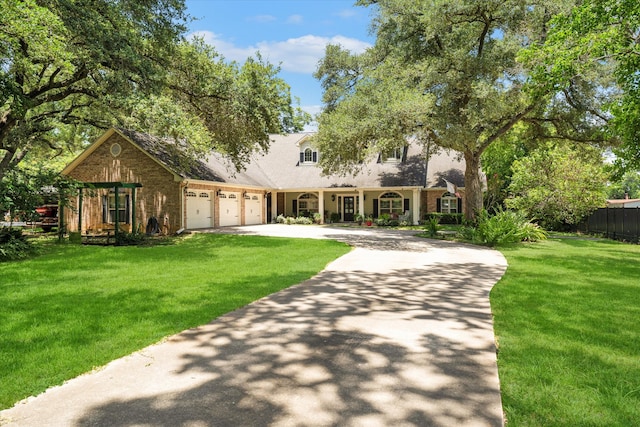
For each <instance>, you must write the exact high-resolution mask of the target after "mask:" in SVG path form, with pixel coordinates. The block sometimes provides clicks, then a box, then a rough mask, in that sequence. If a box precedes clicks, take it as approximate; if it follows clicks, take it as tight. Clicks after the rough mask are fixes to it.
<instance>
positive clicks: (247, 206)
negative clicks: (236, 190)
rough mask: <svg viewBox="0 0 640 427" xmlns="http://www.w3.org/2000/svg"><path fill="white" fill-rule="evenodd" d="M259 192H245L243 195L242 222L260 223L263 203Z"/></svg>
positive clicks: (247, 223)
mask: <svg viewBox="0 0 640 427" xmlns="http://www.w3.org/2000/svg"><path fill="white" fill-rule="evenodd" d="M261 196H262V195H261V194H257V193H245V195H244V223H245V224H246V225H251V224H262V211H263V209H264V208H263V205H262V200H263V197H261Z"/></svg>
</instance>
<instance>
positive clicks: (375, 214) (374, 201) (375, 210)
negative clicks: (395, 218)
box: [373, 199, 378, 218]
mask: <svg viewBox="0 0 640 427" xmlns="http://www.w3.org/2000/svg"><path fill="white" fill-rule="evenodd" d="M373 216H374V217H375V218H378V199H373Z"/></svg>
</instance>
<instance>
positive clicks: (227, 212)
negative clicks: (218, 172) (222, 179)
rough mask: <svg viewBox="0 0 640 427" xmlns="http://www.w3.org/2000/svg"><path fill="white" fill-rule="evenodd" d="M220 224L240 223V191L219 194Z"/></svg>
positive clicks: (223, 225) (222, 225)
mask: <svg viewBox="0 0 640 427" xmlns="http://www.w3.org/2000/svg"><path fill="white" fill-rule="evenodd" d="M219 205H220V226H221V227H225V226H228V225H240V193H228V192H224V193H221V194H220V198H219Z"/></svg>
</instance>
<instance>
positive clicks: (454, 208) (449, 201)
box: [440, 193, 459, 213]
mask: <svg viewBox="0 0 640 427" xmlns="http://www.w3.org/2000/svg"><path fill="white" fill-rule="evenodd" d="M440 212H441V213H459V212H458V197H456V195H455V194H451V193H444V194H443V195H442V197H441V198H440Z"/></svg>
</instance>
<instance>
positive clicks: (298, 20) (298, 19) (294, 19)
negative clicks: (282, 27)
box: [287, 15, 304, 25]
mask: <svg viewBox="0 0 640 427" xmlns="http://www.w3.org/2000/svg"><path fill="white" fill-rule="evenodd" d="M303 21H304V18H303V17H302V15H291V16H290V17H288V18H287V24H295V25H299V24H302V22H303Z"/></svg>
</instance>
